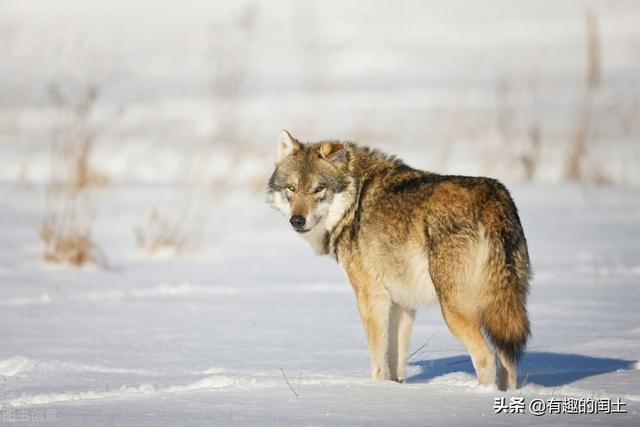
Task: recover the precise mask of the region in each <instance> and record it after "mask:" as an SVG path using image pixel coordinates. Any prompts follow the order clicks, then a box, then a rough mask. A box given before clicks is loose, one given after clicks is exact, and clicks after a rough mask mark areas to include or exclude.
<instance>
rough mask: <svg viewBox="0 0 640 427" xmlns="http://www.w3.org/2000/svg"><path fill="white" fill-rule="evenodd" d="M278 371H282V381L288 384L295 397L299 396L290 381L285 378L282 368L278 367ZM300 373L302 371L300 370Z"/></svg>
mask: <svg viewBox="0 0 640 427" xmlns="http://www.w3.org/2000/svg"><path fill="white" fill-rule="evenodd" d="M280 371H282V376H283V377H284V381H285V382H286V383H287V385H288V386H289V388H290V389H291V391H292V392H293V394H295V395H296V397H300V395H299V394H298V393H297V392H296V390H295V389H294V388H293V386H292V385H291V383H290V382H289V380H288V379H287V375H286V374H285V373H284V369H282V368H280ZM301 373H302V371H301Z"/></svg>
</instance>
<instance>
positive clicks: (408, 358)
mask: <svg viewBox="0 0 640 427" xmlns="http://www.w3.org/2000/svg"><path fill="white" fill-rule="evenodd" d="M441 330H442V327H440V328H439V329H438V330H437V331H435V332H434V333H433V335H431V336H430V337H429V339H428V340H427V341H426V342H425V343H424V344H422V345H421V346H420V347H418V349H417V350H416V351H414V352H413V353H411V354H410V355H409V357H407V360H411V358H412V357H413V356H415V355H416V354H417V353H418V352H420V350H422V349H423V348H425V347H426V346H428V345H429V343H430V342H431V341H432V340H433V339H434V338H435V336H436V335H438V334H439V333H440V331H441Z"/></svg>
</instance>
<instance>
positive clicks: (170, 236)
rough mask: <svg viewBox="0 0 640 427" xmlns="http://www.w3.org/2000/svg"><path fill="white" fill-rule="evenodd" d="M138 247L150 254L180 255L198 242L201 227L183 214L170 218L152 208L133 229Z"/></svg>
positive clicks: (191, 248) (187, 251) (194, 247)
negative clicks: (144, 220)
mask: <svg viewBox="0 0 640 427" xmlns="http://www.w3.org/2000/svg"><path fill="white" fill-rule="evenodd" d="M134 232H135V235H136V242H137V244H138V248H139V249H140V250H142V251H143V252H146V253H148V254H151V255H155V254H159V253H167V252H168V253H171V254H172V255H181V254H185V253H189V252H193V251H194V250H195V249H196V248H197V247H198V245H199V243H200V236H201V235H202V230H201V227H199V226H198V224H197V222H196V221H195V220H193V219H191V220H190V219H187V218H186V216H184V215H179V218H173V219H172V218H171V217H169V216H167V215H162V214H160V212H158V210H157V209H152V210H151V212H150V213H149V215H148V216H147V219H146V222H144V223H143V224H141V225H138V226H136V227H135V229H134Z"/></svg>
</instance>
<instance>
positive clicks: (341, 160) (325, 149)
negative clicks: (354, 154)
mask: <svg viewBox="0 0 640 427" xmlns="http://www.w3.org/2000/svg"><path fill="white" fill-rule="evenodd" d="M318 154H320V157H322V158H323V159H325V160H326V161H328V162H330V163H333V164H334V165H336V166H341V165H344V164H346V163H347V156H348V153H347V147H346V146H345V145H344V144H340V143H339V142H331V141H330V142H323V143H322V144H321V145H320V148H319V149H318Z"/></svg>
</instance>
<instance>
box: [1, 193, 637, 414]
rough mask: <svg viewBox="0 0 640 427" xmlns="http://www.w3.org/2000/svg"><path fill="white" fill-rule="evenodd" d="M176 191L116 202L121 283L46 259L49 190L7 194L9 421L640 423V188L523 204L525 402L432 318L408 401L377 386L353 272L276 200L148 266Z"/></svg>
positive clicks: (217, 219) (238, 208)
mask: <svg viewBox="0 0 640 427" xmlns="http://www.w3.org/2000/svg"><path fill="white" fill-rule="evenodd" d="M171 191H175V189H174V188H170V187H167V186H145V185H139V186H134V185H131V186H127V187H118V186H112V187H107V188H105V189H102V190H99V191H98V192H97V194H96V195H95V197H96V200H97V202H98V207H97V215H96V218H97V223H96V229H95V231H96V240H97V241H98V242H99V243H100V244H101V245H102V247H103V249H104V250H105V252H106V254H107V256H108V257H109V260H110V268H109V269H107V270H101V269H98V268H93V267H88V268H83V269H80V270H75V269H70V268H66V267H59V266H51V265H48V264H43V263H41V262H40V261H39V250H40V248H39V246H38V244H37V236H36V230H37V227H38V226H39V224H40V221H41V219H42V215H43V206H42V205H43V203H42V201H43V200H44V197H43V194H42V190H41V188H40V187H38V186H32V187H21V188H18V187H16V186H14V185H9V184H2V185H1V186H0V194H1V197H0V236H2V237H1V240H2V245H0V289H2V292H1V296H0V325H1V329H0V343H2V344H1V345H0V405H1V408H0V413H2V416H3V417H10V416H12V415H13V416H20V414H22V415H23V416H24V414H25V413H26V414H27V415H28V416H31V414H32V413H35V414H41V415H42V414H49V415H52V414H53V415H52V416H54V417H55V419H56V422H57V423H58V424H59V425H82V426H91V425H120V426H128V425H135V426H141V425H154V426H157V425H198V426H199V425H214V424H223V425H228V424H239V425H292V424H304V425H319V424H335V425H372V424H373V425H379V424H403V425H478V424H495V425H513V424H514V423H519V424H523V425H524V424H540V423H546V424H551V425H565V424H575V425H584V424H603V425H638V420H639V411H640V370H639V369H638V360H639V359H640V315H639V314H638V299H639V297H640V287H639V281H640V280H639V279H640V192H639V191H638V190H628V189H612V188H592V187H545V186H540V185H538V186H516V187H514V188H513V194H514V198H515V200H516V202H517V203H518V205H519V207H520V210H521V216H522V221H523V224H524V227H525V231H526V233H527V237H528V239H529V244H530V251H531V256H532V261H533V266H534V269H535V279H534V280H533V283H532V286H531V296H530V302H529V308H530V313H531V320H532V325H533V331H532V332H533V337H532V339H531V342H530V345H529V349H528V352H527V354H526V356H525V357H524V360H523V361H522V364H521V367H520V373H519V382H520V384H521V388H519V389H518V390H517V391H515V392H510V393H501V392H499V391H497V389H496V388H494V387H479V386H477V385H476V384H475V380H474V376H473V374H472V367H471V363H470V360H469V358H468V356H467V355H466V354H465V351H464V349H463V347H462V346H461V344H459V343H458V342H457V341H456V340H455V339H454V338H453V337H452V336H451V334H450V333H449V332H448V330H447V329H446V327H445V326H444V325H443V321H442V319H441V316H440V313H439V310H438V308H437V307H431V308H427V309H423V310H422V311H420V312H419V315H418V319H417V322H416V326H415V330H414V334H413V340H412V345H411V348H412V349H413V350H416V349H418V348H420V346H422V345H423V344H424V343H425V342H427V341H428V345H426V346H425V347H424V348H423V349H422V350H421V351H420V352H418V353H417V354H415V355H414V356H413V357H412V358H411V361H410V378H409V383H408V384H404V385H399V384H395V383H373V382H371V381H370V380H369V366H368V356H367V352H366V344H365V340H364V333H363V330H362V327H361V325H360V321H359V319H358V315H357V312H356V308H355V303H354V296H353V294H352V291H351V288H350V286H349V284H348V283H347V281H346V279H345V278H344V277H343V274H342V272H341V271H340V270H339V268H338V266H337V265H336V264H335V263H334V262H333V261H332V260H331V259H329V258H318V257H315V256H313V255H312V253H311V250H310V249H309V248H308V247H306V243H304V242H303V241H302V240H300V239H298V238H297V236H295V235H294V233H292V232H291V231H290V230H289V227H288V226H287V223H286V221H285V220H284V219H283V218H281V217H280V216H279V214H277V213H275V212H272V211H271V210H270V209H269V208H268V207H267V206H266V205H265V204H264V203H263V201H262V197H261V196H259V195H251V194H244V193H238V194H236V196H235V197H233V198H232V197H229V198H228V199H226V200H223V201H220V202H219V203H218V206H217V207H216V209H213V210H211V212H210V219H211V221H210V222H209V224H208V227H207V229H206V234H205V237H204V239H203V248H202V251H201V252H199V253H197V254H196V255H193V256H190V257H182V258H168V259H154V258H146V257H144V256H142V255H140V254H139V253H138V252H137V250H136V247H135V239H134V236H133V232H132V224H133V222H134V219H135V218H138V217H140V216H141V214H140V213H141V212H144V211H145V209H147V207H148V201H149V200H157V198H158V195H159V194H164V193H167V192H171ZM283 371H284V373H285V374H286V378H287V379H288V381H289V382H290V384H291V387H293V389H294V390H295V392H296V393H297V396H296V394H294V392H293V391H292V390H291V389H290V387H289V386H288V385H287V383H286V381H285V378H284V376H283ZM501 396H504V397H506V398H507V400H508V399H509V397H511V396H524V397H525V399H526V400H527V401H529V400H530V399H534V398H543V399H548V398H551V397H552V396H555V397H558V398H564V397H576V398H613V399H615V398H618V397H619V398H621V399H622V400H623V401H624V402H625V403H626V409H627V411H628V414H626V415H622V414H616V415H613V414H612V415H603V414H599V415H573V416H568V415H548V414H547V415H545V416H542V417H535V416H533V415H530V414H524V415H521V414H509V415H506V414H497V415H496V414H494V413H493V412H494V411H493V404H494V398H496V397H501ZM38 410H39V411H40V412H34V411H38ZM25 411H26V412H25ZM46 411H48V412H46ZM527 412H528V411H527ZM7 419H9V418H7ZM7 419H5V421H7ZM34 424H40V425H41V423H40V422H36V423H34ZM21 425H22V424H21Z"/></svg>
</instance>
